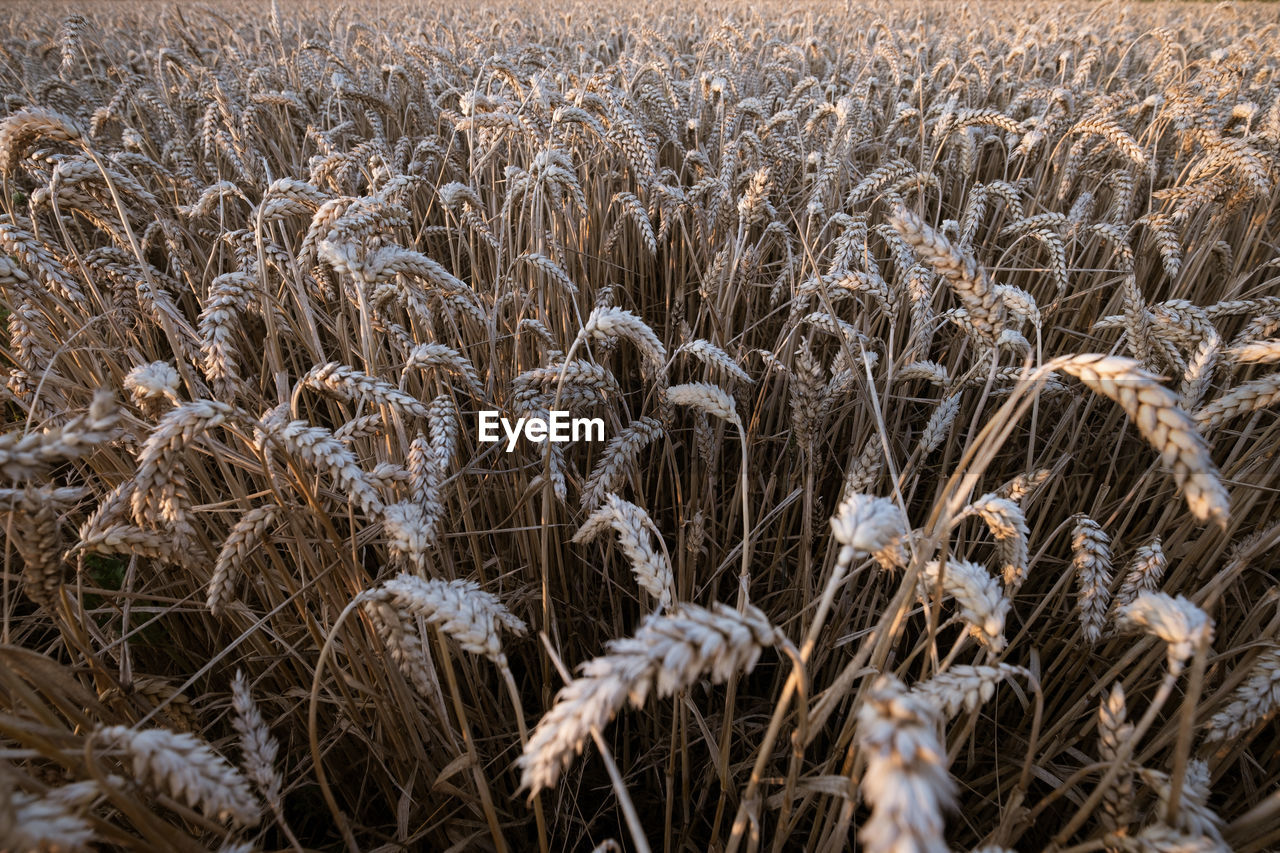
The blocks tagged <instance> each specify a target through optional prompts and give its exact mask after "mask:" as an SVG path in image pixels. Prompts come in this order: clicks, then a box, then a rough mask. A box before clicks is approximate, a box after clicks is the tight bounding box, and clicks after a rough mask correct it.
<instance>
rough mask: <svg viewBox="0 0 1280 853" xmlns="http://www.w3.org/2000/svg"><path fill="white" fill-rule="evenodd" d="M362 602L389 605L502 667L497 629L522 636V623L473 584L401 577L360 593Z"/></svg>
mask: <svg viewBox="0 0 1280 853" xmlns="http://www.w3.org/2000/svg"><path fill="white" fill-rule="evenodd" d="M359 600H360V601H362V602H380V603H385V604H388V605H390V606H391V607H393V608H395V609H396V610H397V611H399V612H400V613H401V614H402V618H403V615H404V614H407V615H411V616H421V617H422V618H423V619H426V620H427V621H428V622H429V623H431V624H432V625H435V626H436V627H437V628H439V629H440V630H441V631H443V632H444V633H446V634H448V635H449V636H450V637H452V638H453V639H454V640H456V641H457V643H458V645H460V646H462V648H463V650H464V651H468V652H471V653H472V654H478V655H484V656H485V657H487V658H489V659H490V660H492V661H494V662H496V663H499V664H500V665H505V664H504V662H505V661H506V656H505V655H504V654H503V653H502V638H501V636H500V634H499V631H500V629H505V630H507V631H510V632H512V633H513V634H516V635H517V636H521V635H523V634H524V633H525V632H527V631H528V628H527V627H526V626H525V624H524V622H522V621H521V620H520V619H518V618H516V617H515V616H514V615H512V613H511V611H509V610H507V608H506V606H505V605H504V604H503V603H502V602H501V601H499V600H498V597H497V596H495V595H493V594H492V593H489V592H485V591H484V590H483V589H481V588H480V585H479V584H477V583H475V582H474V581H467V580H454V581H442V580H435V579H432V580H424V579H422V578H420V577H415V576H413V575H409V574H400V575H397V576H396V577H394V578H392V579H391V580H389V581H387V582H386V583H384V584H383V585H382V586H380V587H378V588H377V589H373V590H370V591H368V592H364V593H361V595H360V597H359Z"/></svg>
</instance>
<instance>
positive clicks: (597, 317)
mask: <svg viewBox="0 0 1280 853" xmlns="http://www.w3.org/2000/svg"><path fill="white" fill-rule="evenodd" d="M589 337H594V338H599V339H601V340H609V339H610V338H619V337H620V338H626V339H627V340H628V341H630V342H631V343H632V344H634V345H635V347H636V349H638V350H640V354H641V355H642V356H644V360H645V362H646V363H647V364H649V365H650V366H651V367H652V368H653V369H655V370H657V369H660V368H661V367H662V365H663V364H665V363H666V361H667V348H666V347H664V346H663V345H662V341H660V340H658V336H657V335H655V334H654V333H653V329H651V328H649V326H648V324H646V323H645V322H644V321H643V320H641V319H640V318H639V317H637V316H636V315H635V314H632V313H631V312H630V311H626V310H623V309H622V308H596V309H595V310H594V311H592V312H591V315H590V316H589V317H587V322H586V325H584V326H583V327H582V331H581V332H579V333H578V339H579V340H585V339H586V338H589Z"/></svg>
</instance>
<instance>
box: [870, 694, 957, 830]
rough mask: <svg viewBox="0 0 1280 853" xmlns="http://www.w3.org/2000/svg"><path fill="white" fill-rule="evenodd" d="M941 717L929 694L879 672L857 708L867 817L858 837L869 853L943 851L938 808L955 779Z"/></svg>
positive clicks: (947, 800) (948, 800)
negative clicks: (940, 734)
mask: <svg viewBox="0 0 1280 853" xmlns="http://www.w3.org/2000/svg"><path fill="white" fill-rule="evenodd" d="M940 723H941V719H940V717H939V714H938V709H937V707H936V706H935V705H934V704H933V703H932V702H931V701H929V700H928V699H926V698H924V697H921V696H915V695H912V694H911V693H910V692H908V691H907V689H906V687H905V686H904V685H903V684H902V682H901V681H899V680H898V679H897V678H894V677H893V676H892V675H882V676H880V678H879V679H878V680H877V681H876V682H875V684H874V685H872V688H871V690H870V692H869V693H868V694H867V696H866V699H865V700H864V701H863V703H862V706H861V707H860V708H859V709H858V744H859V746H860V747H861V749H862V751H863V754H864V755H865V756H866V761H867V769H866V772H865V773H864V774H863V777H862V785H861V788H862V794H863V796H864V797H866V799H867V801H868V802H869V803H870V804H871V816H870V817H869V818H868V819H867V822H866V823H864V824H863V825H862V829H861V831H860V832H859V840H860V841H861V843H862V846H863V847H864V848H865V849H866V850H867V851H868V853H902V852H903V851H913V853H947V851H948V849H949V848H948V847H947V844H946V841H945V840H944V839H943V828H944V819H943V812H944V811H946V810H947V809H949V808H951V807H952V805H953V804H954V802H955V795H956V784H955V782H954V781H953V780H952V778H951V776H950V774H949V773H947V768H946V756H947V753H946V750H945V749H944V748H943V745H942V742H941V741H940V740H939V739H938V728H939V725H940Z"/></svg>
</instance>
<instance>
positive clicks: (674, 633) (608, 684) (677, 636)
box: [516, 604, 778, 795]
mask: <svg viewBox="0 0 1280 853" xmlns="http://www.w3.org/2000/svg"><path fill="white" fill-rule="evenodd" d="M777 639H778V635H777V633H776V631H775V629H774V628H773V627H772V626H771V625H770V624H769V620H768V619H767V618H766V617H765V615H764V613H762V612H761V611H760V610H758V609H756V608H755V607H752V606H751V605H747V606H746V607H745V609H744V610H743V612H741V613H739V612H737V611H735V610H732V609H730V608H728V607H725V606H724V605H722V604H716V605H715V606H714V608H713V609H712V610H705V609H703V608H701V607H698V606H697V605H693V604H685V605H681V607H680V608H679V609H678V610H675V611H672V612H670V613H664V614H661V615H658V614H654V615H650V616H649V617H648V618H647V619H646V620H645V622H644V624H643V625H641V626H640V630H639V631H637V632H636V634H635V636H634V637H628V638H626V639H621V640H611V641H610V642H609V644H608V646H607V648H608V653H607V654H605V655H604V656H602V657H598V658H595V659H594V660H591V661H588V662H587V663H585V664H583V665H582V669H581V671H582V675H581V676H579V677H578V678H575V679H574V680H573V681H571V682H569V683H568V684H567V685H565V686H564V687H562V688H561V689H560V692H559V693H557V694H556V702H555V704H554V705H553V706H552V707H551V710H549V711H548V712H547V713H546V715H545V716H543V718H542V719H541V720H540V721H539V722H538V725H537V727H536V728H535V729H534V731H533V733H532V734H531V735H530V736H529V742H528V743H527V744H525V748H524V753H523V754H522V755H521V756H520V758H519V759H517V761H516V763H517V764H518V765H519V767H520V770H521V783H520V784H521V787H522V788H526V789H528V791H529V793H530V795H534V794H537V793H538V792H539V791H541V790H543V789H544V788H551V787H554V786H555V784H556V782H557V780H559V778H560V774H561V773H562V772H563V771H564V769H565V768H566V767H568V765H569V763H570V762H571V761H572V760H573V757H574V756H575V755H577V754H578V753H580V752H582V747H583V744H584V743H585V742H586V740H587V738H589V737H590V736H591V731H592V729H595V730H597V731H598V730H600V729H603V728H604V726H605V725H606V724H608V722H609V721H610V720H612V719H613V717H614V715H615V714H617V713H618V711H620V710H621V709H622V706H623V705H624V704H625V703H626V702H627V701H628V700H630V702H631V704H632V705H633V706H635V707H637V708H638V707H640V706H641V705H643V704H644V702H645V699H646V698H647V697H648V695H649V693H650V691H652V690H656V692H657V694H658V696H659V697H660V698H661V697H664V696H670V695H671V694H672V693H675V692H676V691H677V690H684V689H687V688H689V687H691V686H693V684H695V683H696V682H697V681H698V680H699V679H701V678H703V677H706V676H710V678H711V680H712V681H714V682H716V683H721V682H724V681H726V680H728V678H729V677H730V676H732V675H734V674H735V673H740V672H750V671H751V670H752V669H753V668H754V667H755V664H756V661H757V660H758V659H759V657H760V652H761V650H762V649H763V648H764V647H766V646H771V645H773V644H774V643H775V642H776V641H777Z"/></svg>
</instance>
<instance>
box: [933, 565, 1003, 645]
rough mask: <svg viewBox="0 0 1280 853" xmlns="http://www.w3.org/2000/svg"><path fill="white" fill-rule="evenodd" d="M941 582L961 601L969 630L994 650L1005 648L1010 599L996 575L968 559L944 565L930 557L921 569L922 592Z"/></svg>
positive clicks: (962, 613)
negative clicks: (1001, 587) (1005, 631)
mask: <svg viewBox="0 0 1280 853" xmlns="http://www.w3.org/2000/svg"><path fill="white" fill-rule="evenodd" d="M939 581H941V583H942V591H943V593H944V594H946V595H949V596H951V597H952V598H954V599H955V600H956V603H957V604H958V605H960V618H962V619H964V621H965V622H968V623H969V629H970V633H972V634H973V635H974V637H976V638H977V639H978V640H979V641H980V642H981V643H982V644H983V645H986V646H990V647H991V649H992V651H997V652H998V651H1000V650H1001V649H1003V648H1004V620H1005V616H1006V615H1007V614H1008V613H1009V606H1010V605H1009V599H1007V598H1005V597H1004V593H1002V592H1001V591H1000V585H999V583H997V581H996V579H995V578H993V577H992V576H991V574H990V573H989V572H988V571H987V570H986V569H985V568H983V567H982V566H980V565H978V564H977V563H971V562H969V561H968V560H948V561H947V563H946V567H945V569H944V568H943V564H942V563H940V562H938V561H937V560H930V561H929V562H928V563H926V564H925V566H924V570H923V571H922V572H921V573H920V581H919V584H920V595H921V596H922V597H925V596H928V595H930V594H931V593H932V592H933V590H934V589H935V588H936V587H937V586H938V583H939Z"/></svg>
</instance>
